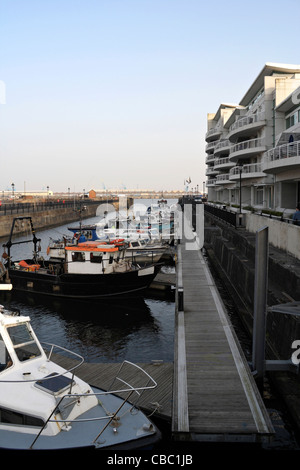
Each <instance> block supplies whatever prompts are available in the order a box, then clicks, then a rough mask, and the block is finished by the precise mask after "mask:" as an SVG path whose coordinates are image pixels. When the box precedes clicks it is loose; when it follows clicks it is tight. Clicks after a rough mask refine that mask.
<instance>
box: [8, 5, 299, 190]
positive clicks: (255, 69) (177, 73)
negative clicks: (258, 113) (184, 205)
mask: <svg viewBox="0 0 300 470" xmlns="http://www.w3.org/2000/svg"><path fill="white" fill-rule="evenodd" d="M299 13H300V2H299V0H286V1H285V2H284V3H283V2H282V1H281V0H270V1H269V0H265V1H262V0H259V1H258V0H252V1H251V2H247V3H246V2H240V1H235V0H229V1H224V0H214V1H213V2H209V1H201V0H0V162H1V167H2V171H1V172H0V191H3V190H10V189H11V188H12V185H11V184H12V183H14V188H15V191H21V192H23V191H30V190H31V191H37V190H39V191H41V190H46V188H47V186H48V187H49V189H50V190H51V191H53V192H67V191H68V188H70V191H71V192H73V191H76V192H81V191H82V190H83V189H85V190H86V191H89V190H90V189H107V190H110V189H112V188H119V189H123V188H127V189H154V190H159V191H160V190H178V189H180V190H182V189H184V188H185V187H186V184H185V183H184V182H185V180H186V179H188V178H191V183H190V186H189V188H190V189H191V188H196V187H197V186H198V187H199V188H200V189H202V188H203V181H205V180H206V176H205V157H206V154H205V145H206V143H205V133H206V131H207V113H214V112H216V111H217V109H218V107H219V105H220V104H221V103H224V102H225V103H235V104H238V103H239V101H240V100H241V98H242V97H243V96H244V94H245V93H246V91H247V90H248V88H249V87H250V85H251V84H252V82H253V81H254V80H255V78H256V77H257V75H258V74H259V72H260V71H261V69H262V68H263V66H264V64H265V63H266V62H277V63H285V64H299V63H300V55H299V40H298V32H297V27H296V23H295V21H294V20H293V18H298V17H299Z"/></svg>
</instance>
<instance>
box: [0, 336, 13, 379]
mask: <svg viewBox="0 0 300 470" xmlns="http://www.w3.org/2000/svg"><path fill="white" fill-rule="evenodd" d="M10 366H12V360H11V357H10V355H9V353H8V351H7V348H6V346H5V343H4V341H3V339H2V336H1V335H0V372H1V371H2V370H4V369H8V368H9V367H10Z"/></svg>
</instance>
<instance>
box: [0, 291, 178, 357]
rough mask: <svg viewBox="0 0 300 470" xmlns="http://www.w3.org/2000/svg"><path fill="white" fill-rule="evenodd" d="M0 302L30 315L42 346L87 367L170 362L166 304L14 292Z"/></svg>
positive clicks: (170, 321) (170, 307)
mask: <svg viewBox="0 0 300 470" xmlns="http://www.w3.org/2000/svg"><path fill="white" fill-rule="evenodd" d="M0 299H1V303H2V304H3V305H5V306H6V307H10V308H13V309H19V310H20V312H21V314H22V315H28V316H30V318H31V323H32V326H33V328H34V330H35V332H36V333H37V335H38V337H39V339H40V341H45V342H53V343H56V344H58V345H59V346H63V347H65V348H67V349H70V350H72V351H74V352H76V353H78V354H81V355H82V356H83V357H84V359H85V360H86V361H87V362H121V361H122V360H124V359H127V360H129V361H133V362H149V361H151V360H153V359H159V360H164V361H167V362H168V361H173V336H174V302H172V301H170V300H155V299H151V298H137V299H131V300H130V301H126V303H125V304H124V303H121V301H119V302H114V301H110V302H84V301H82V302H80V301H71V300H67V301H66V300H61V299H53V298H47V297H45V296H38V295H32V294H26V295H24V294H19V293H17V292H9V293H2V294H0Z"/></svg>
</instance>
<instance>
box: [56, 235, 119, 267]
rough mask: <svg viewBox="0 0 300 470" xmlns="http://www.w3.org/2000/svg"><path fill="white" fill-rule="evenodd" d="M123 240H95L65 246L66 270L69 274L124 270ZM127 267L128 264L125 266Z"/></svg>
mask: <svg viewBox="0 0 300 470" xmlns="http://www.w3.org/2000/svg"><path fill="white" fill-rule="evenodd" d="M125 249H126V244H125V243H124V241H123V240H113V241H111V242H109V243H105V242H100V243H99V241H98V242H97V241H95V242H84V243H78V245H76V246H66V247H65V252H66V263H67V272H68V273H71V274H103V273H104V274H108V273H111V272H115V271H121V270H125V268H126V266H125V264H124V263H125V262H124V258H125ZM127 268H128V266H127Z"/></svg>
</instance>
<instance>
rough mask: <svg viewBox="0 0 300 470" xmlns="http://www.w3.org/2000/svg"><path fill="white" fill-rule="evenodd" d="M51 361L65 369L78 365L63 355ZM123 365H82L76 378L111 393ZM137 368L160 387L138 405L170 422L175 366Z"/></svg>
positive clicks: (131, 376) (54, 356)
mask: <svg viewBox="0 0 300 470" xmlns="http://www.w3.org/2000/svg"><path fill="white" fill-rule="evenodd" d="M52 359H53V361H54V362H56V363H57V364H59V365H60V366H62V367H64V368H66V369H69V368H70V367H74V365H75V364H77V361H75V360H74V359H71V358H69V357H66V356H63V355H58V354H55V355H53V358H52ZM120 365H121V364H120V363H83V364H82V365H81V366H80V367H79V368H78V369H76V371H75V374H76V375H77V376H78V377H79V378H81V379H82V380H84V381H86V382H88V383H89V384H90V385H92V386H95V387H98V388H101V389H102V390H108V389H109V387H110V386H111V384H112V382H113V379H114V377H115V376H116V374H117V373H118V371H119V369H120ZM138 365H139V366H140V367H141V368H142V369H144V370H145V371H146V372H147V373H148V374H149V375H150V376H151V377H153V379H154V380H155V382H156V383H157V387H156V388H154V389H152V390H147V391H146V392H145V393H144V394H142V396H141V400H140V401H139V403H138V405H139V406H140V407H141V409H143V410H144V411H145V412H146V413H147V414H152V413H155V415H156V416H157V417H159V418H161V419H164V420H167V421H171V414H172V388H173V368H174V365H173V363H164V362H158V363H148V364H138ZM134 376H135V374H134V372H133V373H131V372H130V373H128V371H125V378H126V380H128V381H130V380H132V378H133V377H134Z"/></svg>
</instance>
